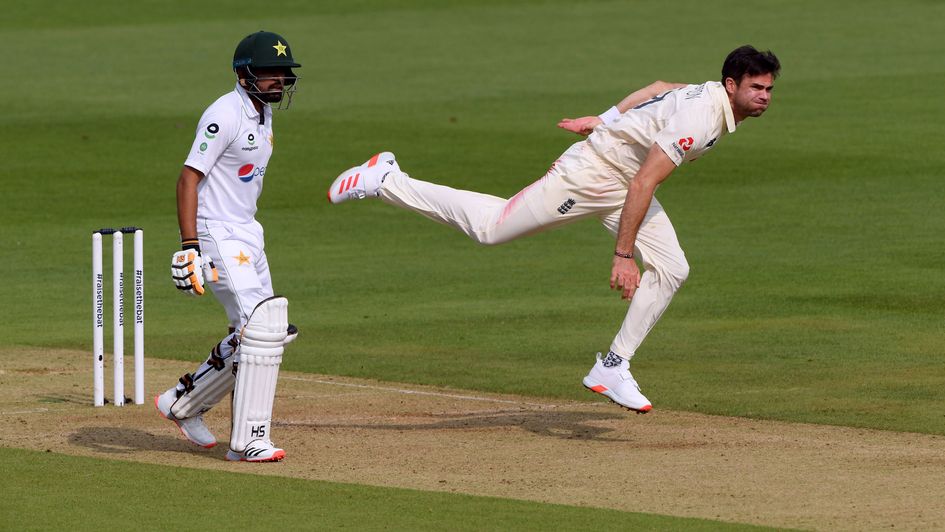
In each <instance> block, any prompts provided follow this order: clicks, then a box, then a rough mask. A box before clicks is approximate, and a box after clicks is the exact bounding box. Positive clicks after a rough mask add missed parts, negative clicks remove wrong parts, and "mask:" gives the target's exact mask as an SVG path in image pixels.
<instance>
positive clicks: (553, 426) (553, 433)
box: [273, 410, 633, 442]
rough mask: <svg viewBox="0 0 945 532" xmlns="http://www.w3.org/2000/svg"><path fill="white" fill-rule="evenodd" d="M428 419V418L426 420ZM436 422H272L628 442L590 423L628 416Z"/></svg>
mask: <svg viewBox="0 0 945 532" xmlns="http://www.w3.org/2000/svg"><path fill="white" fill-rule="evenodd" d="M425 417H426V416H425ZM429 417H432V418H434V419H435V421H433V422H424V421H418V422H416V423H384V422H377V423H325V424H322V423H313V422H298V423H296V422H291V421H288V422H286V421H275V420H274V421H273V425H274V426H277V427H278V426H284V427H311V428H314V429H364V430H397V431H409V430H482V429H499V428H508V429H521V430H524V431H527V432H531V433H532V434H536V435H538V436H547V437H552V438H560V439H565V440H591V441H612V442H628V441H633V440H630V439H627V438H619V437H607V436H606V434H607V433H609V432H613V430H614V429H613V428H608V427H599V426H595V425H592V424H590V423H592V422H597V421H611V420H615V419H621V418H624V417H626V414H622V413H613V414H605V413H598V412H553V411H537V410H536V411H521V410H505V411H496V412H489V413H487V414H438V415H432V416H429Z"/></svg>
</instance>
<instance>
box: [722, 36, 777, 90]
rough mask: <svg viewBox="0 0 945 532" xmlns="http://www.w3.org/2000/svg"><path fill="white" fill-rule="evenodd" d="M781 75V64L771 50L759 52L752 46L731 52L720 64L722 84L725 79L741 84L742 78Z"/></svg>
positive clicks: (740, 47)
mask: <svg viewBox="0 0 945 532" xmlns="http://www.w3.org/2000/svg"><path fill="white" fill-rule="evenodd" d="M779 73H781V62H780V61H778V58H777V56H775V55H774V54H773V53H772V52H771V50H767V51H764V52H759V51H758V50H756V49H755V47H754V46H751V45H749V44H746V45H745V46H739V47H738V48H736V49H734V50H732V53H730V54H728V57H726V58H725V62H724V63H722V83H725V80H726V78H732V79H734V80H735V83H741V81H742V77H744V76H745V75H746V74H747V75H749V76H758V75H761V74H771V75H773V76H774V77H778V74H779Z"/></svg>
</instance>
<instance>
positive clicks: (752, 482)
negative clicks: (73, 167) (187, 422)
mask: <svg viewBox="0 0 945 532" xmlns="http://www.w3.org/2000/svg"><path fill="white" fill-rule="evenodd" d="M89 358H90V357H89V354H88V353H85V352H79V351H61V350H57V351H52V350H32V351H26V350H15V351H13V350H5V351H0V360H2V362H0V422H2V423H4V425H5V426H7V427H11V426H12V427H16V428H15V429H14V430H4V431H2V432H0V447H18V448H24V449H33V450H50V451H52V452H56V453H64V454H73V455H84V456H95V457H100V458H112V459H116V460H127V461H136V462H148V463H155V464H174V465H178V466H185V467H193V468H205V469H218V470H227V471H239V472H250V473H258V474H261V475H276V476H286V477H298V478H306V479H318V480H330V481H338V482H347V483H359V484H372V485H378V486H396V487H405V488H415V489H421V490H435V491H448V492H458V493H469V494H475V495H489V496H495V497H505V498H513V499H527V500H534V501H542V502H552V503H561V504H570V505H580V506H600V507H606V508H614V509H618V510H626V511H637V512H650V513H658V514H666V515H677V516H687V517H702V518H709V519H718V520H723V521H735V522H742V523H754V524H760V525H769V526H776V527H798V528H809V529H821V530H841V529H846V530H863V529H876V528H893V527H894V528H896V529H942V528H945V505H943V504H942V501H943V500H945V481H943V479H945V437H941V436H929V435H924V434H911V433H895V432H883V431H874V430H864V429H852V428H843V427H830V426H818V425H808V424H796V423H782V422H772V421H754V420H748V419H740V418H728V417H721V416H707V415H702V414H694V413H689V412H674V411H666V410H661V409H659V404H658V403H657V409H656V410H654V411H653V412H652V413H650V414H648V415H645V416H641V415H632V414H629V413H628V412H626V411H625V410H622V409H619V408H617V407H616V406H614V405H612V404H609V403H603V402H592V401H588V402H561V401H555V400H544V399H541V398H524V397H516V396H503V395H492V394H482V393H479V392H467V391H457V390H444V389H436V388H429V387H419V386H415V385H398V384H390V383H378V382H371V381H364V380H355V379H348V378H339V377H330V376H319V375H311V374H297V373H289V372H283V373H282V375H281V376H280V382H279V390H278V394H277V397H276V407H275V413H274V416H273V418H274V420H275V422H274V429H273V432H274V440H275V441H276V442H277V443H278V444H279V445H281V446H282V447H284V448H285V449H286V452H287V455H288V456H287V458H286V460H285V461H284V462H282V463H278V464H245V463H244V464H239V463H237V464H233V463H227V462H224V461H223V455H224V453H225V449H226V445H225V441H224V443H222V444H221V445H218V446H217V447H216V448H214V449H210V450H205V449H201V448H198V447H195V446H193V445H191V444H189V443H188V442H186V441H185V440H183V439H182V438H181V436H180V435H179V433H178V431H177V429H176V427H175V426H174V425H173V424H171V423H170V422H168V421H165V420H163V419H161V418H160V417H159V416H158V415H157V413H156V411H155V409H154V406H153V395H154V394H156V393H158V392H159V391H161V390H163V386H164V385H165V384H166V385H170V384H171V383H173V382H175V381H176V379H177V377H178V376H180V374H181V373H183V372H185V371H192V369H193V368H192V367H191V365H190V364H185V363H182V362H177V361H166V360H154V359H152V360H149V361H148V368H147V369H148V383H149V388H148V397H147V399H146V404H145V405H142V406H135V405H130V406H126V407H125V408H121V409H120V408H115V407H113V406H111V405H106V407H104V408H93V407H92V406H91V393H90V386H91V368H90V366H91V362H90V361H89ZM127 369H128V375H129V377H130V375H131V371H130V368H127ZM106 374H108V369H106ZM578 377H579V376H576V377H575V386H579V385H580V382H579V379H578ZM110 390H111V384H110V382H109V379H108V378H106V396H107V395H110ZM127 395H131V390H130V389H127ZM588 397H589V399H590V397H591V396H590V395H589V396H588ZM228 415H229V407H228V405H221V407H220V408H218V409H217V410H215V411H213V412H211V413H210V414H208V415H207V420H208V423H209V425H210V427H211V429H213V430H214V431H215V433H216V434H217V435H218V437H220V438H224V439H225V438H226V437H227V436H228V430H229V423H228V419H227V418H228Z"/></svg>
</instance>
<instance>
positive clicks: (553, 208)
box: [380, 141, 689, 359]
mask: <svg viewBox="0 0 945 532" xmlns="http://www.w3.org/2000/svg"><path fill="white" fill-rule="evenodd" d="M627 183H628V181H627V178H626V177H624V176H623V175H621V174H620V172H618V171H617V170H616V169H615V168H614V167H613V166H611V165H610V164H608V163H607V162H605V161H604V160H602V159H601V158H600V157H599V156H597V155H596V154H595V153H594V151H593V149H592V148H591V147H590V146H588V144H587V143H586V142H584V141H581V142H578V143H576V144H574V145H572V146H571V147H570V148H569V149H568V150H567V151H565V152H564V154H562V156H561V158H560V159H558V160H557V161H555V164H554V165H552V167H551V169H550V170H549V171H548V173H547V174H545V176H544V177H542V178H541V179H539V180H538V181H536V182H535V183H532V184H531V185H529V186H528V187H526V188H525V189H523V190H522V191H521V192H519V193H518V194H516V195H515V196H513V197H512V198H511V199H508V200H506V199H502V198H499V197H496V196H490V195H488V194H480V193H478V192H469V191H465V190H457V189H453V188H450V187H445V186H442V185H436V184H433V183H427V182H425V181H419V180H417V179H412V178H410V177H409V176H407V175H406V174H403V173H400V172H392V173H390V174H388V175H387V178H386V179H385V181H384V184H383V186H382V187H381V190H380V197H381V199H383V200H384V201H385V202H387V203H390V204H392V205H397V206H400V207H403V208H406V209H410V210H412V211H415V212H418V213H420V214H422V215H424V216H426V217H427V218H430V219H431V220H435V221H437V222H440V223H443V224H446V225H448V226H450V227H455V228H456V229H458V230H459V231H461V232H463V233H464V234H466V235H467V236H469V237H470V238H472V239H473V240H475V241H476V242H478V243H480V244H485V245H494V244H501V243H504V242H508V241H510V240H514V239H516V238H519V237H523V236H526V235H531V234H534V233H538V232H541V231H545V230H548V229H551V228H554V227H558V226H560V225H564V224H567V223H570V222H573V221H575V220H579V219H581V218H585V217H588V216H596V217H598V218H599V219H600V221H601V223H602V224H603V225H604V227H605V228H606V229H607V230H608V231H610V232H611V234H613V235H614V237H616V235H617V230H618V229H619V225H620V212H621V210H622V208H623V204H624V201H625V200H626V197H627ZM634 252H635V255H636V256H637V257H639V259H640V261H641V263H642V264H643V268H644V272H643V275H642V277H641V279H640V287H639V288H638V289H637V291H636V293H635V294H634V296H633V299H632V300H631V301H630V308H629V309H628V310H627V316H626V317H625V318H624V321H623V324H622V325H621V327H620V331H618V332H617V336H616V337H615V338H614V341H613V343H612V344H611V346H610V349H611V351H613V352H614V353H616V354H618V355H620V356H621V357H623V358H627V359H630V358H632V357H633V355H634V354H635V353H636V350H637V348H638V347H639V346H640V344H642V343H643V340H644V338H646V335H647V333H649V332H650V329H652V328H653V326H654V325H655V324H656V322H657V320H659V318H660V316H661V315H662V314H663V312H664V311H665V310H666V307H668V306H669V302H670V300H672V298H673V294H675V293H676V290H678V289H679V287H680V286H681V285H682V283H683V282H684V281H685V280H686V277H687V276H688V275H689V264H688V263H687V262H686V256H685V253H683V250H682V248H681V247H680V246H679V241H678V239H677V238H676V231H675V230H674V229H673V224H672V223H671V222H670V221H669V217H668V216H667V215H666V212H665V211H664V210H663V207H662V206H661V205H660V203H659V201H657V200H656V198H655V197H654V198H653V200H652V201H651V202H650V208H649V210H648V211H647V213H646V216H645V217H644V219H643V223H642V224H641V226H640V230H639V232H638V233H637V241H636V244H635V246H634ZM603 257H605V258H607V259H608V260H609V257H610V256H609V255H603Z"/></svg>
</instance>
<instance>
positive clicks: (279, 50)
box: [273, 41, 287, 57]
mask: <svg viewBox="0 0 945 532" xmlns="http://www.w3.org/2000/svg"><path fill="white" fill-rule="evenodd" d="M273 48H275V49H276V57H279V56H280V55H285V49H286V48H287V47H286V45H284V44H282V41H276V44H275V46H273Z"/></svg>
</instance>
